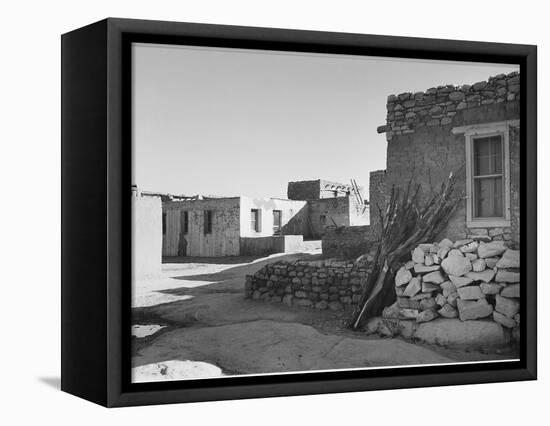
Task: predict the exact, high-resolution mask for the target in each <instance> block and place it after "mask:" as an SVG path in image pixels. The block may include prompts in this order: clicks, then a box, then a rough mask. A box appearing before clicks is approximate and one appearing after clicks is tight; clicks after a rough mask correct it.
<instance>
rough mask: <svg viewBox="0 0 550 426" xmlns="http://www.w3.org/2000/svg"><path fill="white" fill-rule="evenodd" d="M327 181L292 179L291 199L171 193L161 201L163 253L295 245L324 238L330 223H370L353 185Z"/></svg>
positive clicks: (224, 252) (258, 250) (226, 252)
mask: <svg viewBox="0 0 550 426" xmlns="http://www.w3.org/2000/svg"><path fill="white" fill-rule="evenodd" d="M327 182H328V181H322V180H317V181H306V184H305V185H300V184H301V182H300V183H296V182H291V183H289V186H288V194H289V199H280V198H253V197H246V196H238V197H222V198H214V197H201V198H193V199H186V200H185V199H174V197H172V198H171V199H166V201H164V202H163V204H162V210H163V212H162V255H163V256H210V257H218V256H238V255H262V254H266V253H275V252H289V251H296V250H299V249H300V247H301V245H302V243H303V240H304V238H306V239H320V237H321V235H322V234H323V232H324V229H325V227H326V226H328V225H329V224H331V223H337V224H339V225H346V226H349V225H354V224H365V223H368V220H369V219H368V209H367V208H366V206H365V205H364V204H362V205H361V203H360V202H359V201H358V200H359V198H358V197H357V196H356V195H352V192H353V191H352V190H351V187H350V186H347V185H344V184H338V183H334V182H331V183H330V185H331V186H332V187H334V188H335V189H333V190H331V191H324V190H321V189H320V188H321V185H322V186H323V188H324V186H325V185H328V183H327ZM312 183H313V184H312ZM295 184H296V186H295ZM300 186H301V188H302V189H301V190H298V187H300ZM306 188H309V189H306ZM344 189H346V190H347V191H348V192H346V190H344ZM350 191H351V192H350ZM324 196H325V197H330V198H321V197H324Z"/></svg>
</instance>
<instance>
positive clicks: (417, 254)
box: [411, 247, 426, 263]
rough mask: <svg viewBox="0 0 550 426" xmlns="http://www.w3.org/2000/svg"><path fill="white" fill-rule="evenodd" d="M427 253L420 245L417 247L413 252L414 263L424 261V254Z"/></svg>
mask: <svg viewBox="0 0 550 426" xmlns="http://www.w3.org/2000/svg"><path fill="white" fill-rule="evenodd" d="M425 255H426V254H425V253H424V250H422V249H421V248H420V247H417V248H415V249H414V250H413V252H412V257H411V258H412V260H413V262H414V263H424V256H425Z"/></svg>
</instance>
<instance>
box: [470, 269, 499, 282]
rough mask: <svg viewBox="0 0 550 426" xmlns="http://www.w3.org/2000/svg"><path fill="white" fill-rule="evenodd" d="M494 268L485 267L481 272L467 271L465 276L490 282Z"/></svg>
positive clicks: (493, 275)
mask: <svg viewBox="0 0 550 426" xmlns="http://www.w3.org/2000/svg"><path fill="white" fill-rule="evenodd" d="M495 274H496V272H495V270H493V269H485V270H484V271H482V272H473V271H472V272H468V273H467V274H466V277H467V278H471V279H472V280H473V281H483V282H484V283H490V282H491V281H493V278H494V277H495Z"/></svg>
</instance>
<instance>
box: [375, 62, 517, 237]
mask: <svg viewBox="0 0 550 426" xmlns="http://www.w3.org/2000/svg"><path fill="white" fill-rule="evenodd" d="M519 82H520V76H519V74H518V73H517V72H514V73H511V74H508V75H504V74H501V75H497V76H494V77H490V78H489V79H488V80H487V81H481V82H478V83H475V84H472V85H463V86H452V85H448V86H440V87H437V88H432V89H428V90H427V91H426V92H418V93H401V94H399V95H391V96H389V97H388V102H387V119H386V124H385V125H384V126H381V127H380V128H379V129H378V130H379V132H385V133H386V139H387V141H388V146H387V160H386V161H387V168H386V189H388V188H391V187H392V186H394V185H395V187H404V186H406V185H407V184H408V182H409V181H410V180H411V179H412V180H413V181H414V182H415V183H418V184H420V185H421V190H422V195H423V198H424V200H426V199H427V198H428V197H429V196H430V194H432V193H433V192H434V191H438V190H439V189H440V187H441V183H442V182H444V181H445V180H446V179H447V178H448V176H449V174H450V173H451V172H453V173H460V174H461V177H460V179H459V182H458V185H457V188H456V194H457V196H461V197H462V198H463V200H462V202H461V203H460V205H459V207H458V209H457V210H456V212H455V214H454V216H453V217H452V218H451V220H450V221H449V223H448V225H447V228H446V229H445V230H444V234H445V236H447V237H448V238H450V239H460V238H466V237H468V236H470V235H477V236H479V235H484V236H488V237H491V238H492V239H500V240H506V241H509V242H510V244H519V231H520V218H519V210H520V168H519V159H520V122H519V118H520V99H519V88H520V86H519Z"/></svg>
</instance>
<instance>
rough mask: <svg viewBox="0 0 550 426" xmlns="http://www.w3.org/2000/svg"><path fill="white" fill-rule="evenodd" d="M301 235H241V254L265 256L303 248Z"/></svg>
mask: <svg viewBox="0 0 550 426" xmlns="http://www.w3.org/2000/svg"><path fill="white" fill-rule="evenodd" d="M303 242H304V238H303V236H301V235H273V236H271V237H256V238H246V237H241V256H263V255H269V254H273V253H292V252H297V251H300V250H301V249H302V248H303Z"/></svg>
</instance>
